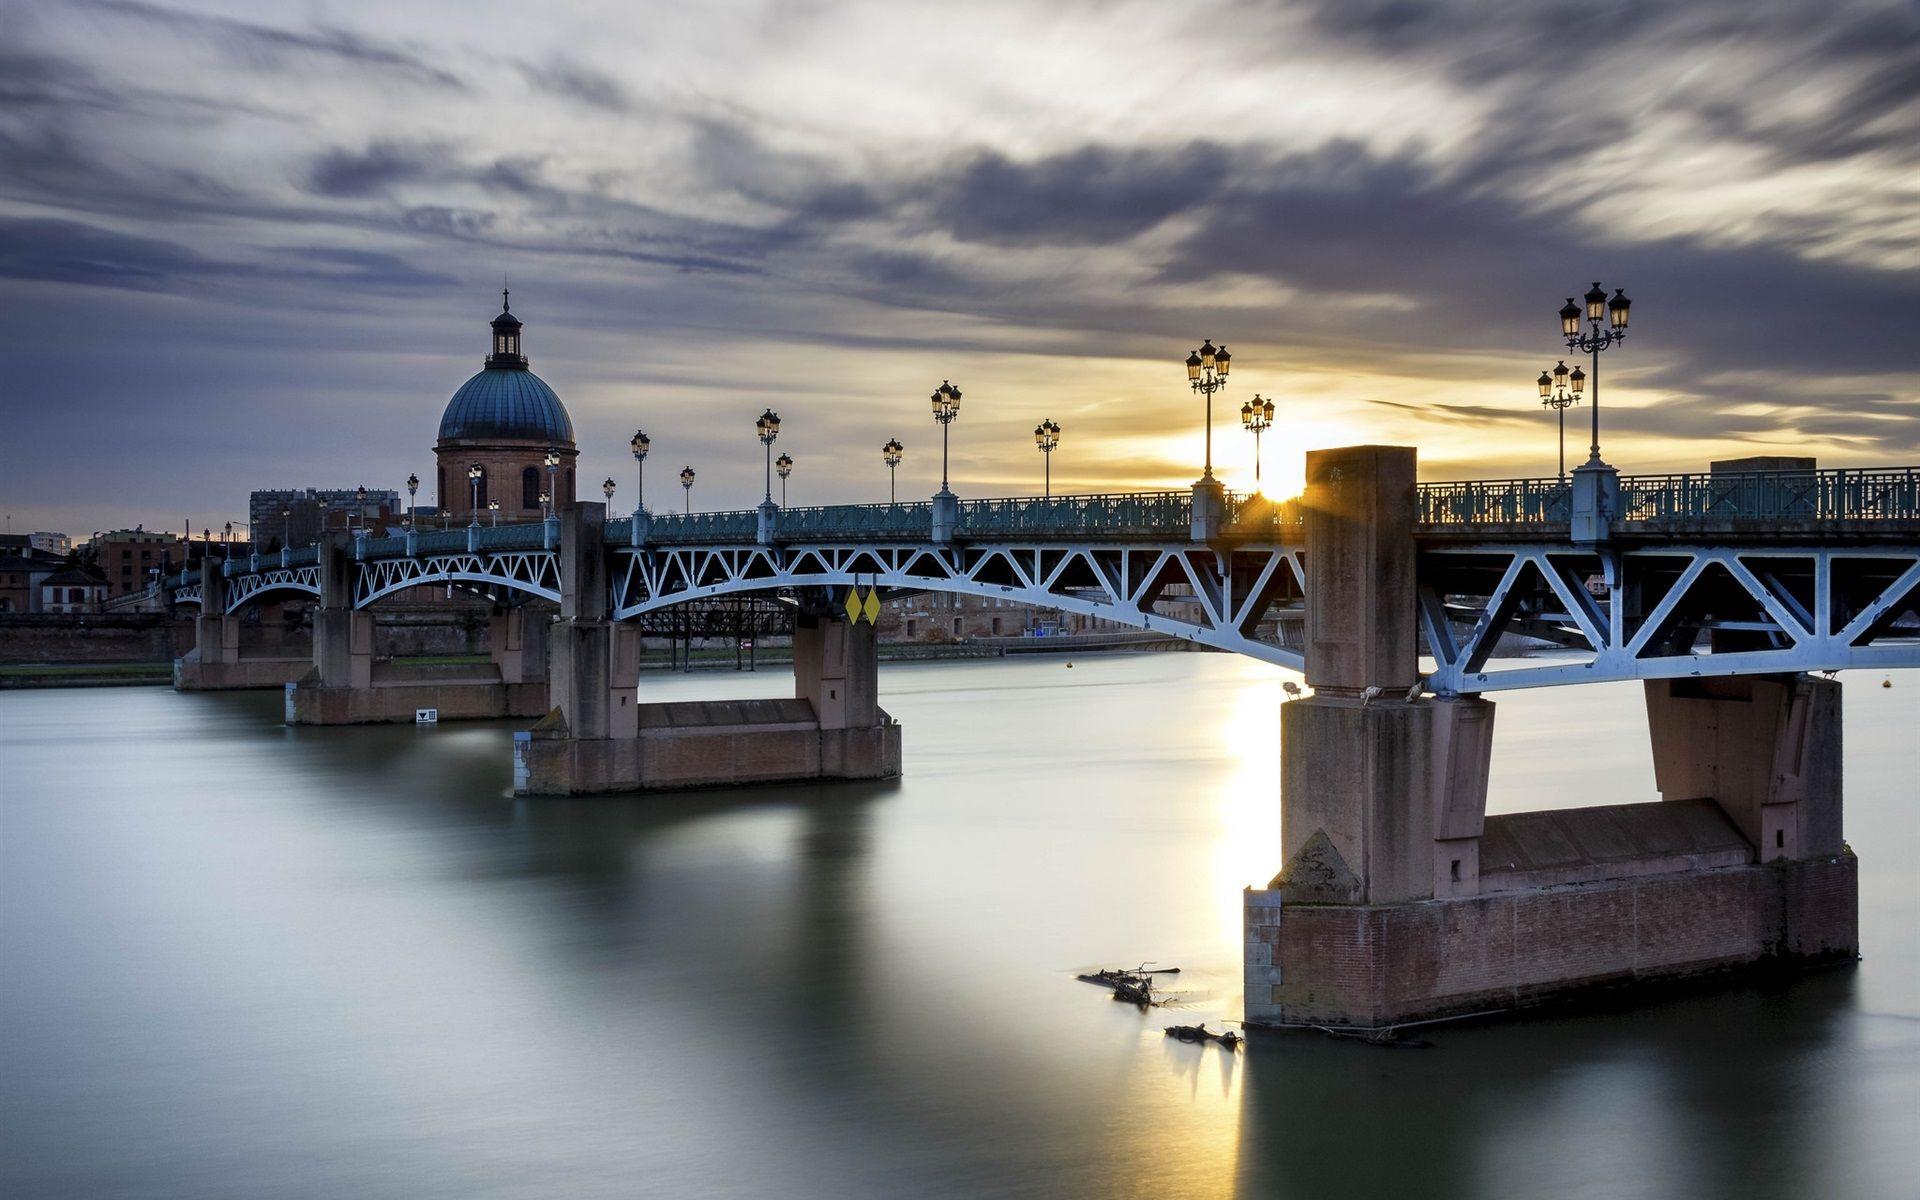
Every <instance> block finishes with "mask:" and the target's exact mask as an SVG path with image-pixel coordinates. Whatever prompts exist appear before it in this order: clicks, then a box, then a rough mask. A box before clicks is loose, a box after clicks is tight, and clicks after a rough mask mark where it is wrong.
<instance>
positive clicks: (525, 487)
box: [520, 467, 540, 508]
mask: <svg viewBox="0 0 1920 1200" xmlns="http://www.w3.org/2000/svg"><path fill="white" fill-rule="evenodd" d="M520 507H521V508H539V507H540V472H539V471H537V470H535V469H534V468H532V467H528V468H527V469H526V470H524V471H522V472H520Z"/></svg>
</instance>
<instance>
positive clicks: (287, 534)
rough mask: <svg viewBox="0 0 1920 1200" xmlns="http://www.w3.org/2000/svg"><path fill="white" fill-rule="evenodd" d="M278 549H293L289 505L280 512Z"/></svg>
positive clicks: (291, 511) (291, 512) (291, 509)
mask: <svg viewBox="0 0 1920 1200" xmlns="http://www.w3.org/2000/svg"><path fill="white" fill-rule="evenodd" d="M280 548H281V549H282V550H291V549H293V508H292V506H291V505H289V506H288V507H286V508H283V509H281V510H280Z"/></svg>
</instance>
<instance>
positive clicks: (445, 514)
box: [440, 508, 453, 530]
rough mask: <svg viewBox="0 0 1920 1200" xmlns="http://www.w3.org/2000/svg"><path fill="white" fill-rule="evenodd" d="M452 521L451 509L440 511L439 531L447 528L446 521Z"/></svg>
mask: <svg viewBox="0 0 1920 1200" xmlns="http://www.w3.org/2000/svg"><path fill="white" fill-rule="evenodd" d="M452 519H453V510H452V509H450V508H442V509H441V510H440V528H441V529H443V530H444V529H445V528H446V527H447V522H448V521H450V520H452Z"/></svg>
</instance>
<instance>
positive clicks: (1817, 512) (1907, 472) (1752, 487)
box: [1620, 467, 1920, 521]
mask: <svg viewBox="0 0 1920 1200" xmlns="http://www.w3.org/2000/svg"><path fill="white" fill-rule="evenodd" d="M1620 498H1621V513H1620V516H1621V519H1622V520H1627V521H1912V520H1920V469H1916V468H1912V467H1892V468H1873V467H1868V468H1838V469H1833V470H1826V471H1753V472H1738V473H1729V472H1721V473H1720V474H1706V475H1699V474H1678V475H1624V476H1622V477H1621V479H1620Z"/></svg>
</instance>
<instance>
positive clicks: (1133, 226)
mask: <svg viewBox="0 0 1920 1200" xmlns="http://www.w3.org/2000/svg"><path fill="white" fill-rule="evenodd" d="M1226 165H1227V155H1226V152H1225V151H1224V150H1223V149H1222V148H1221V147H1218V146H1212V145H1208V144H1205V143H1198V142H1196V143H1194V144H1192V145H1188V146H1185V147H1182V148H1179V149H1174V150H1128V149H1124V148H1120V147H1113V146H1098V145H1090V146H1083V147H1081V148H1079V149H1077V150H1072V151H1069V152H1066V153H1062V154H1050V155H1046V156H1045V157H1042V158H1038V159H1033V160H1030V161H1027V162H1014V161H1012V160H1010V159H1008V158H1007V157H1006V156H1004V155H1002V154H999V153H997V152H994V151H990V150H989V151H981V152H979V153H977V154H975V155H974V156H973V157H972V158H971V159H970V160H969V161H967V162H965V163H963V164H961V165H960V166H959V167H958V168H957V169H955V170H954V171H953V172H952V173H951V174H950V176H949V177H948V178H945V179H942V180H940V181H939V183H938V184H937V185H936V186H935V187H933V188H932V189H931V194H932V195H933V196H934V197H936V198H937V199H936V201H935V203H934V210H933V211H934V215H935V217H936V218H937V219H938V220H940V221H941V222H942V223H943V224H945V225H946V227H947V228H948V229H949V230H950V231H951V232H952V234H953V236H955V237H956V238H959V239H960V240H961V241H973V242H992V243H996V244H1000V245H1024V244H1031V243H1036V242H1051V243H1062V242H1064V243H1067V244H1069V245H1073V244H1098V243H1107V242H1114V241H1122V240H1125V239H1127V238H1131V237H1134V236H1135V235H1137V234H1140V233H1142V232H1144V231H1146V230H1148V229H1151V228H1153V227H1154V226H1155V225H1158V224H1159V223H1160V222H1161V221H1164V220H1166V219H1167V218H1168V217H1169V216H1172V215H1173V214H1174V213H1177V212H1180V211H1182V210H1184V209H1187V208H1190V207H1192V206H1193V205H1195V204H1197V203H1200V202H1203V201H1205V200H1206V198H1207V196H1208V194H1209V193H1210V192H1211V191H1212V190H1213V188H1214V187H1215V186H1216V181H1217V180H1219V179H1220V178H1221V177H1222V174H1223V168H1224V167H1225V166H1226Z"/></svg>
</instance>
